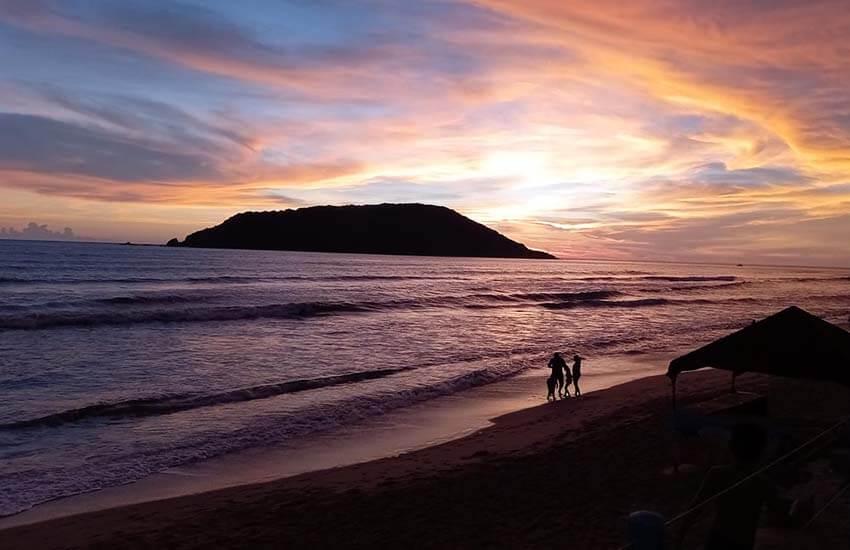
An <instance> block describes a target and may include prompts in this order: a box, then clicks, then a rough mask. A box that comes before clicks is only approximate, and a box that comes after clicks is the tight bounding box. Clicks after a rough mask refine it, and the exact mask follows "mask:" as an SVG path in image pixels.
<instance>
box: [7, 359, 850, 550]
mask: <svg viewBox="0 0 850 550" xmlns="http://www.w3.org/2000/svg"><path fill="white" fill-rule="evenodd" d="M771 384H772V382H771V381H769V380H768V379H766V378H765V377H761V376H757V375H747V376H744V377H741V379H740V380H739V383H738V388H739V390H743V391H753V392H761V393H764V392H768V393H769V392H770V391H773V390H772V389H771ZM727 387H728V375H727V374H726V373H720V372H700V373H696V374H692V375H690V376H688V377H687V378H685V379H684V380H683V381H682V384H681V393H682V396H683V397H682V403H683V404H684V405H687V404H695V403H698V402H700V401H705V400H707V399H710V398H712V397H715V396H717V395H718V394H720V393H722V392H723V391H724V390H725V389H726V388H727ZM824 391H827V392H828V393H829V392H833V393H834V391H833V389H829V390H824ZM809 395H810V396H813V394H809ZM843 398H844V399H845V401H844V402H845V404H846V395H845V396H844V397H843ZM819 402H820V404H821V405H823V407H822V408H823V410H824V412H823V413H822V415H823V416H822V418H819V419H817V418H816V419H814V420H811V421H810V422H808V424H807V429H810V430H812V429H816V428H815V426H818V425H824V424H825V423H826V420H825V419H826V418H827V417H828V416H829V414H832V412H833V411H834V406H833V405H834V404H835V403H836V402H838V403H840V402H841V397H840V396H839V397H838V398H837V401H836V400H833V401H832V403H831V404H829V400H824V399H820V400H819ZM785 406H786V408H788V410H792V409H798V408H799V404H795V403H793V402H791V401H789V402H786V403H785ZM840 406H841V405H838V407H839V408H840ZM673 456H674V453H673V437H672V432H671V429H670V387H669V381H668V380H667V379H666V378H665V377H662V376H653V377H648V378H643V379H640V380H636V381H632V382H628V383H625V384H621V385H618V386H615V387H613V388H610V389H607V390H603V391H597V392H593V393H590V394H588V395H586V396H585V397H583V398H581V399H571V400H564V401H559V402H557V403H554V404H542V405H539V406H535V407H531V408H527V409H524V410H521V411H518V412H515V413H511V414H508V415H504V416H501V417H499V418H497V419H495V420H494V424H493V425H492V426H491V427H489V428H485V429H483V430H480V431H477V432H475V433H473V434H471V435H469V436H467V437H464V438H461V439H458V440H454V441H450V442H448V443H444V444H441V445H436V446H432V447H428V448H425V449H421V450H418V451H414V452H410V453H406V454H403V455H400V456H397V457H391V458H386V459H382V460H376V461H371V462H366V463H362V464H356V465H351V466H346V467H340V468H333V469H329V470H323V471H318V472H311V473H307V474H303V475H299V476H295V477H289V478H286V479H281V480H277V481H271V482H267V483H262V484H253V485H246V486H239V487H232V488H228V489H223V490H219V491H213V492H207V493H202V494H197V495H190V496H185V497H179V498H173V499H167V500H160V501H155V502H149V503H142V504H136V505H131V506H124V507H118V508H113V509H108V510H103V511H98V512H92V513H87V514H80V515H75V516H70V517H64V518H59V519H54V520H50V521H47V522H42V523H36V524H32V525H24V526H20V527H14V528H9V529H5V530H3V531H0V547H3V548H82V547H102V548H115V547H139V548H141V547H148V548H164V547H167V548H201V547H233V548H235V547H268V546H278V547H314V548H315V547H320V548H330V547H335V548H339V547H374V546H379V545H380V546H400V545H406V546H414V547H434V548H437V547H482V546H499V547H551V546H552V545H553V544H569V545H570V546H571V547H574V548H611V547H616V546H618V545H619V544H622V543H623V542H624V540H625V518H626V516H627V514H628V513H629V512H632V511H635V510H640V509H651V510H656V511H659V512H661V513H662V514H664V515H665V516H667V517H670V516H672V515H674V514H675V513H676V512H677V511H680V510H681V509H683V507H684V506H685V505H686V504H687V502H688V501H689V499H690V498H691V497H692V495H693V493H694V491H695V490H696V488H697V485H698V483H699V481H700V479H701V474H702V470H701V469H700V468H699V467H694V468H690V469H687V468H686V469H683V471H682V472H680V473H679V474H674V473H673V471H672V468H671V466H672V463H673ZM603 487H604V491H603V490H601V488H603Z"/></svg>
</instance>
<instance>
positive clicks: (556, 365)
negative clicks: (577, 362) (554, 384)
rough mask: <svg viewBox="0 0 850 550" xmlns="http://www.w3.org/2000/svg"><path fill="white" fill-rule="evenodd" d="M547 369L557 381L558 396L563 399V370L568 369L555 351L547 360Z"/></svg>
mask: <svg viewBox="0 0 850 550" xmlns="http://www.w3.org/2000/svg"><path fill="white" fill-rule="evenodd" d="M549 368H550V369H552V376H553V377H554V378H555V380H557V381H558V396H559V397H563V390H564V370H565V369H569V367H568V366H567V363H566V361H564V358H563V357H561V354H560V353H559V352H557V351H556V352H555V353H554V354H553V355H552V358H551V359H549Z"/></svg>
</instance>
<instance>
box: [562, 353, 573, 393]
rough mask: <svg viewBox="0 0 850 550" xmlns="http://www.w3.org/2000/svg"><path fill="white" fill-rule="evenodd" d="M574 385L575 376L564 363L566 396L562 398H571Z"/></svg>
mask: <svg viewBox="0 0 850 550" xmlns="http://www.w3.org/2000/svg"><path fill="white" fill-rule="evenodd" d="M572 383H573V375H572V374H571V373H570V367H569V365H567V363H566V362H564V395H562V396H561V397H563V398H565V399H566V398H567V397H570V384H572Z"/></svg>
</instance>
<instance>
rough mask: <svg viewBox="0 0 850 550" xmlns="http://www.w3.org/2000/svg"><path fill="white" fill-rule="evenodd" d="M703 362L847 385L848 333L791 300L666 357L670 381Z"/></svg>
mask: <svg viewBox="0 0 850 550" xmlns="http://www.w3.org/2000/svg"><path fill="white" fill-rule="evenodd" d="M704 367H713V368H716V369H722V370H728V371H732V373H733V376H737V375H739V374H742V373H745V372H759V373H764V374H770V375H774V376H786V377H791V378H804V379H807V380H818V381H830V382H838V383H841V384H844V385H847V386H850V333H848V332H847V331H846V330H844V329H842V328H840V327H838V326H836V325H833V324H832V323H829V322H827V321H824V320H823V319H821V318H820V317H816V316H814V315H812V314H811V313H808V312H807V311H804V310H802V309H800V308H798V307H795V306H792V307H789V308H786V309H783V310H782V311H780V312H779V313H775V314H774V315H771V316H770V317H766V318H764V319H762V320H761V321H756V322H753V324H751V325H750V326H748V327H746V328H743V329H741V330H739V331H737V332H733V333H732V334H729V335H728V336H724V337H723V338H721V339H719V340H716V341H714V342H712V343H710V344H707V345H705V346H703V347H701V348H699V349H696V350H694V351H691V352H690V353H686V354H685V355H682V356H681V357H677V358H676V359H673V360H672V361H670V366H669V367H668V369H667V376H668V377H670V379H671V381H672V382H673V399H674V403H675V397H676V379H677V377H678V376H679V374H681V373H682V372H685V371H691V370H697V369H701V368H704Z"/></svg>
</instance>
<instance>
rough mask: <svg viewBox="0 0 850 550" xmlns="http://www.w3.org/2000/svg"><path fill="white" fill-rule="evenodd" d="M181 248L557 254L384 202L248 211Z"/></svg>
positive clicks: (463, 220)
mask: <svg viewBox="0 0 850 550" xmlns="http://www.w3.org/2000/svg"><path fill="white" fill-rule="evenodd" d="M179 246H190V247H202V248H247V249H256V250H300V251H311V252H354V253H362V254H407V255H415V256H471V257H489V258H538V259H550V258H554V256H552V255H550V254H547V253H545V252H540V251H537V250H530V249H529V248H527V247H526V246H525V245H523V244H520V243H518V242H516V241H512V240H510V239H509V238H507V237H505V236H504V235H501V234H500V233H498V232H496V231H494V230H492V229H490V228H489V227H485V226H483V225H481V224H480V223H478V222H474V221H472V220H470V219H469V218H467V217H465V216H462V215H460V214H458V213H457V212H455V211H454V210H450V209H448V208H445V207H443V206H431V205H426V204H378V205H367V206H314V207H310V208H299V209H297V210H283V211H277V212H244V213H242V214H237V215H235V216H233V217H231V218H229V219H227V220H226V221H225V222H224V223H222V224H219V225H217V226H215V227H210V228H208V229H203V230H201V231H197V232H195V233H192V234H191V235H189V236H188V237H186V240H185V241H183V242H182V243H180V244H179Z"/></svg>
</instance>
